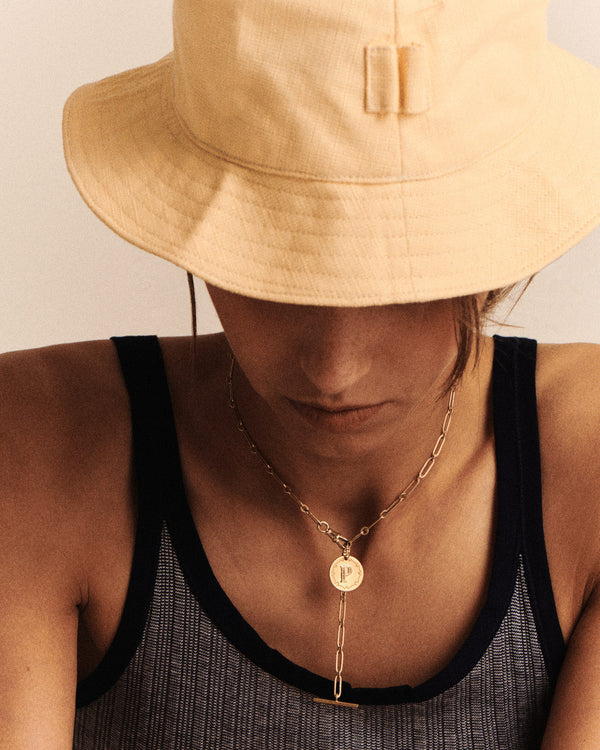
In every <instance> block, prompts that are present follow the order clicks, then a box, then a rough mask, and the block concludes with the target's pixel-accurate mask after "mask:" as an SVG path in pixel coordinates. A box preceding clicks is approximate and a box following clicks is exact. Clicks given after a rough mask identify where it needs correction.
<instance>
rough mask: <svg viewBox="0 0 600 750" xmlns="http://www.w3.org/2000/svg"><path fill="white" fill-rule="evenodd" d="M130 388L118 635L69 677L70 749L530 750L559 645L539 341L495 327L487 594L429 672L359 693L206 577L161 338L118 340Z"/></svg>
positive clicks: (555, 667)
mask: <svg viewBox="0 0 600 750" xmlns="http://www.w3.org/2000/svg"><path fill="white" fill-rule="evenodd" d="M114 341H115V344H116V346H117V349H118V352H119V356H120V359H121V364H122V367H123V372H124V377H125V380H126V383H127V387H128V390H129V394H130V400H131V407H132V422H133V436H134V437H133V439H134V461H135V470H136V476H137V483H138V494H139V499H140V515H139V521H138V531H137V537H136V544H135V553H134V560H133V566H132V572H131V580H130V586H129V591H128V595H127V600H126V603H125V607H124V611H123V616H122V621H121V624H120V627H119V630H118V632H117V635H116V637H115V640H114V642H113V644H112V646H111V648H110V649H109V651H108V653H107V654H106V656H105V658H104V660H103V661H102V663H101V664H100V666H99V667H98V669H97V670H96V671H95V672H94V673H93V674H92V675H90V677H88V678H87V679H86V680H84V681H83V682H82V683H80V685H79V686H78V693H77V712H76V720H75V733H74V743H73V747H74V748H75V749H76V750H113V749H114V750H134V748H135V750H187V749H188V748H190V749H191V748H194V749H199V748H208V749H210V750H279V749H281V750H296V749H298V750H300V749H302V750H308V749H310V750H313V749H314V750H321V749H323V750H325V748H327V749H328V750H329V749H331V750H375V749H377V750H380V749H382V748H383V749H385V750H387V749H389V750H392V748H394V749H396V748H397V749H398V750H442V749H443V750H496V749H497V750H531V749H532V748H535V747H538V746H539V743H540V741H541V736H542V733H543V728H544V725H545V721H546V718H547V715H548V711H549V706H550V701H551V698H552V691H553V687H554V683H555V680H556V676H557V673H558V670H559V668H560V664H561V661H562V658H563V654H564V642H563V639H562V636H561V632H560V628H559V624H558V618H557V615H556V609H555V606H554V600H553V597H552V589H551V584H550V577H549V571H548V564H547V559H546V552H545V547H544V538H543V529H542V515H541V480H540V461H539V439H538V432H537V416H536V401H535V377H534V375H535V352H536V345H535V342H534V341H531V340H528V339H517V338H503V337H496V340H495V356H494V373H493V401H494V425H495V437H496V457H497V469H498V509H497V530H496V544H495V552H494V562H493V569H492V575H491V581H490V585H489V591H488V597H487V601H486V603H485V605H484V607H483V610H482V612H481V613H480V616H479V618H478V620H477V622H476V624H475V626H474V628H473V630H472V632H471V634H470V635H469V637H468V639H467V641H466V642H465V643H464V645H463V646H462V648H461V649H460V651H459V652H458V654H456V656H455V658H454V659H453V660H452V661H451V663H450V664H448V665H447V666H446V667H445V668H444V669H443V670H442V671H441V672H440V673H439V674H437V675H436V676H435V677H433V678H432V679H430V680H428V681H427V682H426V683H424V684H422V685H419V686H416V687H409V686H407V685H401V686H398V687H390V688H363V689H361V688H360V687H356V688H353V687H352V686H350V685H347V684H345V685H344V699H345V700H348V701H353V702H356V703H359V704H360V708H358V709H350V708H344V707H339V706H329V705H323V704H318V703H315V702H314V701H313V700H312V698H313V696H321V697H325V698H329V697H330V693H331V681H330V680H327V679H324V678H322V677H319V676H317V675H314V674H312V673H310V672H308V671H307V670H305V669H303V668H301V667H299V666H297V665H296V664H293V663H292V662H290V661H288V660H287V659H285V658H284V657H283V656H282V655H281V654H279V653H278V652H276V651H274V650H272V649H270V648H269V647H268V645H267V644H266V643H265V642H264V641H262V640H261V639H260V637H259V636H258V634H257V633H256V632H255V631H254V630H252V628H251V627H250V626H249V625H248V624H247V623H246V622H245V621H244V620H243V619H242V617H241V616H240V614H239V613H238V612H237V611H236V610H235V609H234V607H233V605H232V604H231V602H230V601H229V600H228V599H227V597H226V595H225V593H224V592H223V590H222V589H221V588H220V586H219V584H218V582H217V580H216V579H215V577H214V575H213V574H212V571H211V569H210V566H209V564H208V561H207V559H206V556H205V554H204V551H203V549H202V544H201V541H200V539H199V538H198V535H197V532H196V529H195V527H194V524H193V521H192V518H191V514H190V512H189V508H188V506H187V503H186V499H185V493H184V488H183V480H182V476H181V469H180V463H179V453H178V447H177V438H176V434H175V428H174V423H173V417H172V412H171V405H170V398H169V394H168V387H167V383H166V378H165V374H164V368H163V364H162V357H161V353H160V348H159V345H158V341H157V340H156V339H155V338H154V337H126V338H121V339H114Z"/></svg>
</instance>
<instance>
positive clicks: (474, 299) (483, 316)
mask: <svg viewBox="0 0 600 750" xmlns="http://www.w3.org/2000/svg"><path fill="white" fill-rule="evenodd" d="M533 278H534V277H533V276H531V277H530V278H529V279H527V280H526V281H524V282H518V283H516V284H511V285H510V286H505V287H502V288H501V289H493V290H492V291H491V292H483V293H482V294H469V295H467V296H466V297H455V298H454V299H453V300H452V309H453V313H454V332H455V335H456V343H457V345H458V353H457V356H456V361H455V363H454V367H453V369H452V372H451V373H450V375H449V376H448V378H447V380H446V383H445V388H444V391H443V394H447V393H449V391H450V389H451V388H453V387H454V386H455V385H456V384H457V383H458V381H459V380H460V379H461V377H462V376H463V374H464V372H465V370H466V368H467V365H468V363H469V359H470V357H471V354H472V352H473V350H475V358H474V360H473V366H475V365H476V364H477V361H478V359H479V354H480V348H481V340H482V337H483V329H484V326H485V324H486V323H488V322H490V321H491V320H492V318H491V315H492V313H493V311H494V310H495V309H496V308H497V306H498V305H499V304H500V303H501V302H503V301H504V300H505V299H506V298H507V297H509V296H510V294H511V293H512V292H513V291H514V290H515V289H517V288H518V287H522V288H521V289H520V291H519V293H518V294H517V295H516V296H515V300H514V302H513V305H512V307H513V308H514V306H515V305H516V304H517V302H518V301H519V300H520V299H521V296H522V295H523V293H524V292H525V290H526V289H527V287H528V286H529V284H531V282H532V281H533ZM511 310H512V308H511ZM443 394H442V395H443Z"/></svg>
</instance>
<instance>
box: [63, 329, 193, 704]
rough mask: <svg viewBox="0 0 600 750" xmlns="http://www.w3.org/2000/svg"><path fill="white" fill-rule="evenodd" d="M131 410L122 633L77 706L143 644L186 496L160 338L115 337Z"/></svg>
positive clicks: (80, 691) (81, 690)
mask: <svg viewBox="0 0 600 750" xmlns="http://www.w3.org/2000/svg"><path fill="white" fill-rule="evenodd" d="M111 340H112V342H113V344H114V345H115V348H116V351H117V355H118V357H119V362H120V365H121V371H122V375H123V379H124V382H125V386H126V388H127V392H128V395H129V403H130V409H131V426H132V453H133V472H134V489H135V494H136V498H137V505H138V519H137V530H136V538H135V546H134V553H133V561H132V567H131V575H130V580H129V587H128V590H127V597H126V600H125V604H124V608H123V613H122V616H121V621H120V624H119V628H118V630H117V633H116V635H115V638H114V640H113V642H112V644H111V646H110V648H109V649H108V651H107V653H106V654H105V656H104V658H103V660H102V661H101V663H100V664H99V666H98V667H97V668H96V669H95V670H94V672H93V673H92V674H91V675H90V676H89V677H87V678H86V679H84V680H82V681H81V682H80V683H79V684H78V686H77V705H78V706H82V705H87V704H88V703H91V702H92V701H93V700H95V699H96V698H98V697H99V696H101V695H102V694H103V693H105V692H106V691H107V690H108V689H109V688H110V687H111V686H112V685H113V684H114V683H115V682H116V681H117V679H118V678H119V676H120V675H121V673H122V672H123V671H124V669H125V668H126V667H127V665H128V664H129V662H130V660H131V658H132V656H133V654H134V652H135V649H136V648H137V645H138V644H139V642H140V640H141V638H142V635H143V631H144V627H145V624H146V619H147V616H148V611H149V608H150V604H151V602H152V597H153V595H154V585H155V579H156V572H157V568H158V558H159V550H160V543H161V534H162V527H163V520H164V518H165V510H166V506H167V504H168V502H169V501H170V500H171V499H172V498H173V496H174V495H175V494H176V493H177V494H178V495H180V496H181V495H183V492H184V490H183V478H182V474H181V468H180V460H179V448H178V444H177V435H176V432H175V424H174V419H173V412H172V407H171V398H170V394H169V388H168V384H167V378H166V373H165V368H164V362H163V357H162V352H161V349H160V344H159V342H158V339H157V338H156V337H155V336H123V337H113V338H112V339H111Z"/></svg>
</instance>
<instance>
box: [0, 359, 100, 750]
mask: <svg viewBox="0 0 600 750" xmlns="http://www.w3.org/2000/svg"><path fill="white" fill-rule="evenodd" d="M53 373H54V374H53ZM55 374H56V368H55V367H54V366H53V365H50V364H49V362H48V361H47V360H46V359H45V357H44V355H43V354H41V353H40V354H37V355H36V354H35V353H29V352H28V353H23V354H22V355H21V354H17V355H8V356H3V357H1V358H0V394H2V397H1V399H0V695H1V699H0V747H2V748H3V750H37V748H40V750H42V748H43V750H67V748H71V747H72V741H73V721H74V711H75V691H76V674H77V671H76V670H77V626H78V606H79V605H80V604H81V602H82V599H83V595H84V588H85V586H84V583H83V581H84V574H83V564H82V560H83V556H82V554H81V549H80V546H79V542H78V533H77V528H78V525H81V520H82V519H81V516H80V515H78V512H77V503H76V498H74V497H73V492H72V491H70V490H71V486H72V483H71V482H70V480H69V472H68V471H67V470H65V469H64V468H63V467H64V466H65V465H66V463H68V462H67V461H66V457H67V456H68V454H69V453H71V454H74V455H75V460H76V458H77V451H76V448H75V446H74V445H73V437H70V436H69V428H68V424H69V417H68V416H67V417H65V416H60V413H61V411H63V410H62V405H63V404H62V401H63V399H62V396H61V389H62V386H60V384H59V383H58V381H57V380H56V378H55Z"/></svg>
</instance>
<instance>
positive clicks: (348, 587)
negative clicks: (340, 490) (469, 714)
mask: <svg viewBox="0 0 600 750" xmlns="http://www.w3.org/2000/svg"><path fill="white" fill-rule="evenodd" d="M234 367H235V357H233V355H231V364H230V367H229V373H228V375H227V396H228V403H229V406H230V407H231V409H233V411H234V414H235V417H236V420H237V428H238V430H239V431H240V432H241V433H242V434H243V436H244V437H245V439H246V442H247V443H248V447H249V448H250V451H251V452H252V453H254V454H255V455H256V456H258V458H260V460H261V461H262V463H263V465H264V467H265V469H266V471H267V473H268V474H269V475H270V476H271V477H273V479H275V480H276V481H277V482H278V483H279V485H280V486H281V489H282V490H283V492H284V493H285V494H286V495H288V497H290V498H291V500H293V501H294V503H296V505H297V506H298V508H299V510H300V511H301V512H302V513H304V515H306V516H308V517H309V518H310V520H311V521H312V522H313V523H314V524H315V526H316V527H317V530H318V531H319V532H320V533H321V534H324V535H325V536H327V537H329V539H331V541H332V542H334V544H337V546H338V547H339V548H340V549H341V550H342V556H341V557H338V559H337V560H334V562H333V563H332V565H331V569H330V572H329V575H330V579H331V582H332V584H333V585H334V586H335V587H336V588H337V589H338V590H339V591H340V603H339V609H338V634H337V651H336V656H335V679H334V683H333V695H334V700H333V701H327V700H324V699H322V698H315V701H317V702H319V703H335V704H338V705H344V706H351V707H356V704H354V703H344V702H342V701H340V697H341V695H342V673H343V670H344V641H345V637H346V593H347V592H348V591H353V590H354V589H356V588H358V586H359V585H360V584H361V582H362V579H363V569H362V565H361V564H360V562H359V561H358V560H357V559H356V558H354V557H351V556H350V550H351V548H352V545H353V544H354V542H356V541H357V540H358V539H360V538H361V537H365V536H367V535H368V534H370V533H371V530H372V529H373V527H374V526H376V525H377V524H378V523H379V522H380V521H383V519H384V518H387V516H388V515H389V514H390V513H391V512H392V511H393V510H394V508H397V507H398V506H399V505H401V504H402V503H403V502H404V501H405V500H406V499H407V498H408V497H409V496H410V495H411V494H412V493H413V492H414V491H415V490H416V489H417V487H418V486H419V485H420V484H421V482H422V481H423V480H424V479H425V478H426V477H427V476H428V475H429V472H430V471H431V470H432V469H433V466H434V464H435V462H436V460H437V458H438V457H439V455H440V453H441V452H442V449H443V447H444V444H445V442H446V436H447V434H448V431H449V429H450V424H451V422H452V415H453V413H454V402H455V397H456V390H455V389H454V388H453V389H452V390H451V391H450V397H449V399H448V408H447V410H446V414H445V416H444V421H443V424H442V431H441V433H440V435H439V437H438V439H437V441H436V443H435V446H434V448H433V450H432V452H431V454H430V455H429V457H428V458H427V460H426V461H425V463H424V464H423V466H421V468H420V469H419V471H418V472H417V474H416V475H415V476H414V477H413V479H412V480H411V481H410V482H409V483H408V484H407V485H406V487H405V488H404V489H403V490H402V491H401V492H400V493H399V494H398V495H396V496H395V497H394V499H393V500H392V502H391V503H390V504H389V505H388V506H387V507H385V508H384V509H383V510H382V511H380V513H379V515H378V516H377V517H376V518H375V519H374V520H373V522H372V523H370V524H369V525H367V526H362V527H361V529H360V530H359V531H358V532H357V533H356V534H355V535H354V536H352V537H346V536H344V535H343V534H341V533H340V532H339V531H336V529H333V528H331V526H330V524H329V523H328V522H327V521H322V520H320V519H319V518H317V516H316V515H315V514H314V513H313V512H312V511H311V509H310V508H309V507H308V505H306V503H304V502H302V500H300V498H299V497H298V496H297V495H296V493H295V492H294V490H293V489H292V488H291V487H290V486H289V484H287V482H284V480H283V479H282V478H281V477H280V476H279V474H278V473H277V472H276V471H275V469H274V468H273V465H272V464H271V463H270V462H269V461H268V460H267V458H266V457H265V455H264V454H263V453H262V452H261V450H260V449H259V447H258V446H257V445H256V443H255V442H254V440H253V438H252V436H251V435H250V433H249V432H248V429H247V427H246V425H245V424H244V420H243V419H242V416H241V414H240V411H239V408H238V405H237V402H236V400H235V395H234V392H233V371H234Z"/></svg>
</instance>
